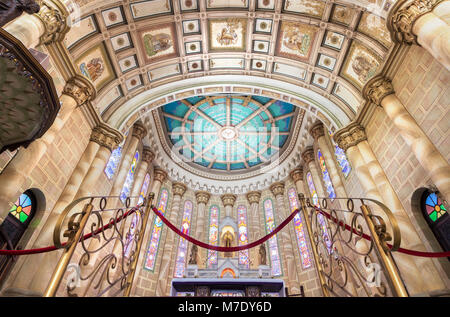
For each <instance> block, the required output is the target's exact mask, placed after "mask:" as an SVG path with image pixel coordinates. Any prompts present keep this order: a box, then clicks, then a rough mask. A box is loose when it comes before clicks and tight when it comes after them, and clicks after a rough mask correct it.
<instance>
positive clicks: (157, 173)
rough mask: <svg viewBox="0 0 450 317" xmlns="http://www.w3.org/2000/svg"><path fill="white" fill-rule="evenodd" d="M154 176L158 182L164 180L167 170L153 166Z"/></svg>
mask: <svg viewBox="0 0 450 317" xmlns="http://www.w3.org/2000/svg"><path fill="white" fill-rule="evenodd" d="M153 175H154V178H155V180H157V181H159V182H161V183H162V182H164V181H165V180H166V178H167V172H166V171H164V170H162V169H160V168H159V167H156V168H155V172H154V174H153Z"/></svg>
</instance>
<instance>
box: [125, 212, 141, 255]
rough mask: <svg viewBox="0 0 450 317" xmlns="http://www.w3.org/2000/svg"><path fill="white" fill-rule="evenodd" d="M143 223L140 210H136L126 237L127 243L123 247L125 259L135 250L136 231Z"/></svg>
mask: <svg viewBox="0 0 450 317" xmlns="http://www.w3.org/2000/svg"><path fill="white" fill-rule="evenodd" d="M140 221H141V213H140V211H139V210H136V212H135V213H134V214H133V216H132V218H131V223H130V227H129V228H128V232H127V234H126V235H125V243H124V247H123V256H124V257H125V258H129V257H130V253H131V250H132V249H133V248H132V247H133V245H134V242H135V237H136V230H137V228H138V226H139V224H140Z"/></svg>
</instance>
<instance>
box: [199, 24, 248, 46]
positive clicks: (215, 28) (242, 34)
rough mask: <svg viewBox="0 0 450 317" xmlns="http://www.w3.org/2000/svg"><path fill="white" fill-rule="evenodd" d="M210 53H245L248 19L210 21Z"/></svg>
mask: <svg viewBox="0 0 450 317" xmlns="http://www.w3.org/2000/svg"><path fill="white" fill-rule="evenodd" d="M208 27H209V49H210V51H230V50H232V51H244V50H245V43H246V33H247V19H238V18H228V19H218V20H209V21H208Z"/></svg>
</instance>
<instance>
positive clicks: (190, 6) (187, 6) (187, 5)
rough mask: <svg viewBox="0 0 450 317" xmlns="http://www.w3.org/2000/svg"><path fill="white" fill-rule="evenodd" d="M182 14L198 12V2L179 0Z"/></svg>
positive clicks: (195, 0)
mask: <svg viewBox="0 0 450 317" xmlns="http://www.w3.org/2000/svg"><path fill="white" fill-rule="evenodd" d="M178 1H179V2H180V9H181V11H182V12H190V11H198V9H199V5H198V0H178Z"/></svg>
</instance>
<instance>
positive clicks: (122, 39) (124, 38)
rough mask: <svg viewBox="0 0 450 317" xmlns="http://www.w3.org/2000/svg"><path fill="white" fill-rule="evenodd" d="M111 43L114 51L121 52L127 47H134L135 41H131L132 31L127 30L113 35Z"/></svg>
mask: <svg viewBox="0 0 450 317" xmlns="http://www.w3.org/2000/svg"><path fill="white" fill-rule="evenodd" d="M111 45H112V48H113V50H114V52H116V53H117V52H119V51H122V50H125V49H127V48H130V47H133V42H132V41H131V37H130V33H128V32H125V33H122V34H119V35H116V36H113V37H111Z"/></svg>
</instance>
